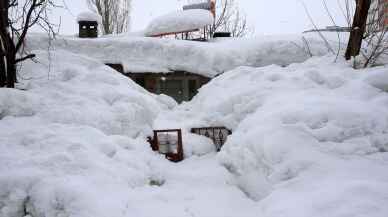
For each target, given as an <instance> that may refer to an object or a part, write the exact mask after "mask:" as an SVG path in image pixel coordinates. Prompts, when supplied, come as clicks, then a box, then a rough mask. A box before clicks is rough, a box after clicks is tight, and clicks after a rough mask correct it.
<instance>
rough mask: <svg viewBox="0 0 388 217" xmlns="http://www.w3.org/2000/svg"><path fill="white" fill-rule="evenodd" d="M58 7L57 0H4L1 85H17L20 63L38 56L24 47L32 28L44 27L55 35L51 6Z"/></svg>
mask: <svg viewBox="0 0 388 217" xmlns="http://www.w3.org/2000/svg"><path fill="white" fill-rule="evenodd" d="M54 6H55V4H54V0H1V1H0V48H1V49H0V87H5V86H6V87H10V88H13V87H14V86H15V82H16V71H17V70H16V69H17V64H19V63H20V62H22V61H25V60H27V59H31V58H33V57H35V55H34V54H31V53H28V52H27V51H26V50H25V49H24V42H25V38H26V36H27V34H28V31H29V30H30V28H32V27H33V26H40V27H41V28H43V29H44V30H45V31H47V32H48V33H49V34H51V35H54V34H55V31H54V28H53V27H54V25H53V24H51V23H50V22H49V19H48V9H49V8H51V7H54Z"/></svg>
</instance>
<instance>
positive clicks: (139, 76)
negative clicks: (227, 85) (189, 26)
mask: <svg viewBox="0 0 388 217" xmlns="http://www.w3.org/2000/svg"><path fill="white" fill-rule="evenodd" d="M106 65H108V66H110V67H111V68H113V69H115V70H116V71H118V72H120V73H122V74H124V75H126V76H128V77H129V78H131V79H132V80H133V81H135V82H136V83H137V84H138V85H140V86H142V87H143V88H144V89H146V90H148V91H149V92H151V93H155V94H165V95H168V96H170V97H172V98H174V99H175V101H177V102H178V103H181V102H183V101H189V100H191V99H192V98H193V97H194V96H195V95H196V94H197V93H198V89H199V88H201V87H202V86H203V85H204V84H206V83H208V82H209V81H210V79H211V78H209V77H205V76H203V75H199V74H195V73H190V72H185V71H171V72H159V73H158V72H141V73H138V72H127V71H125V70H124V67H123V66H122V65H121V64H112V63H107V64H106Z"/></svg>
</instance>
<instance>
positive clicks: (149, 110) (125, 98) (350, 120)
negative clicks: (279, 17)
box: [0, 38, 388, 217]
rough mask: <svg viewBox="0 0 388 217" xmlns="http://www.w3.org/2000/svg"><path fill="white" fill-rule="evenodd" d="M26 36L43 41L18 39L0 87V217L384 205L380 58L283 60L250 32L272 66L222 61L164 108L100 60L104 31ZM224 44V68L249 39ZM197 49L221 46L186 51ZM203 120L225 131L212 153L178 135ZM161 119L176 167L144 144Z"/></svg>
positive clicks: (221, 213)
mask: <svg viewBox="0 0 388 217" xmlns="http://www.w3.org/2000/svg"><path fill="white" fill-rule="evenodd" d="M34 40H38V42H39V41H40V42H41V43H42V44H39V45H37V44H35V45H34V44H33V43H32V44H31V47H34V49H35V50H36V51H35V53H37V55H38V59H37V60H38V62H36V63H34V62H28V63H26V64H24V65H23V67H22V69H21V73H20V76H21V78H20V81H21V84H19V88H20V89H23V90H10V89H0V217H20V216H23V217H24V216H28V217H43V216H45V217H51V216H58V217H90V216H94V217H125V216H128V217H129V216H138V217H154V216H161V217H186V216H187V217H236V216H239V217H257V216H266V217H281V216H287V217H304V216H306V217H311V216H314V217H327V216H330V217H343V216H360V217H364V216H368V217H386V216H387V214H388V206H387V205H386V204H388V174H387V172H386V170H387V168H388V109H387V107H388V94H387V91H388V73H387V72H388V70H387V69H386V68H385V67H379V68H373V69H365V70H353V69H352V68H351V67H350V65H349V64H348V63H346V62H343V61H342V60H341V59H339V60H338V61H337V62H334V59H335V57H334V56H324V57H314V58H311V59H309V60H307V61H306V62H304V63H295V64H291V65H289V66H287V67H283V66H282V65H283V62H281V61H278V60H282V61H283V60H284V61H287V57H288V56H287V55H282V54H281V53H280V52H281V51H284V49H281V48H282V46H275V44H276V43H274V42H273V41H272V42H268V44H266V43H264V41H262V42H260V43H258V44H261V45H262V47H263V49H262V50H260V49H259V50H258V51H257V52H263V54H262V55H261V58H262V59H261V60H262V62H267V63H268V64H277V65H269V66H266V67H259V68H253V67H247V66H242V67H238V68H236V69H233V70H231V71H227V72H225V73H224V74H223V75H220V76H218V77H217V78H215V79H214V80H213V81H212V82H210V83H209V84H208V85H206V86H204V87H203V88H202V89H201V90H200V93H199V94H198V95H197V96H196V97H195V98H194V99H193V100H192V101H191V102H187V103H184V104H182V105H179V106H176V105H175V104H174V103H173V102H172V101H171V99H169V98H168V97H167V96H156V95H153V94H150V93H147V92H146V91H145V90H143V89H142V88H141V87H139V86H137V85H136V84H135V83H134V82H132V81H130V80H129V79H128V78H126V77H124V76H122V75H120V74H119V73H117V72H115V71H113V70H112V69H110V68H108V67H106V66H104V65H103V64H102V63H101V59H100V57H101V58H102V56H103V55H104V52H103V49H102V48H103V47H105V48H106V49H107V52H108V53H107V54H106V55H110V54H113V53H112V52H109V50H110V46H113V45H112V44H109V43H108V42H109V41H110V40H111V39H101V40H102V41H103V42H104V41H106V43H105V42H104V43H103V45H97V43H96V44H93V43H94V42H92V41H89V40H86V41H85V42H88V43H86V44H87V45H82V43H81V42H78V41H77V42H72V43H69V44H68V47H67V49H65V48H66V46H65V44H66V43H65V42H54V45H55V48H54V50H52V51H51V52H50V53H49V54H48V53H47V51H46V48H45V47H44V45H43V42H44V41H43V39H42V38H35V39H32V41H34ZM59 40H62V39H59ZM119 41H120V40H116V41H115V43H119ZM35 42H36V41H35ZM30 43H31V42H30ZM120 43H121V42H120ZM120 43H119V44H120ZM122 43H123V44H122V45H123V48H125V46H126V45H128V42H127V41H125V40H124V41H123V42H122ZM131 43H134V44H136V43H138V44H140V45H139V46H140V47H141V49H144V51H146V50H147V49H146V45H147V44H149V46H150V49H153V48H154V47H155V44H163V46H161V47H160V49H162V48H163V49H164V48H166V47H165V46H167V47H168V46H170V45H171V46H172V47H174V48H175V49H177V52H178V53H179V50H180V49H182V48H180V46H178V47H177V46H176V45H177V44H179V45H182V46H183V47H184V46H188V45H191V43H187V42H173V41H168V40H160V41H158V40H156V39H142V38H135V39H133V41H131ZM231 43H232V44H233V42H231ZM234 43H236V44H239V43H240V44H241V48H240V49H241V50H240V51H239V52H241V53H239V52H237V50H235V51H236V52H235V53H234V55H235V56H234V57H240V59H239V58H237V59H239V60H236V62H234V63H232V64H230V65H228V67H231V69H232V68H233V65H234V64H236V66H238V65H239V64H238V63H241V65H244V64H243V63H247V61H246V60H247V59H249V58H248V57H249V55H247V54H244V55H243V56H240V54H241V55H242V54H243V53H244V52H243V51H244V48H246V49H248V47H249V44H250V43H248V42H246V44H244V42H241V41H240V42H238V43H237V42H234ZM91 44H92V45H93V46H97V48H93V49H92V47H93V46H91ZM279 44H281V43H280V42H279V43H278V44H277V45H279ZM286 44H287V43H286ZM116 45H117V44H114V46H116ZM124 45H125V46H124ZM251 45H252V44H251ZM255 45H257V44H255ZM288 45H289V44H288ZM76 46H79V49H76ZM202 46H219V47H220V48H221V47H222V46H221V45H220V44H217V45H197V44H195V48H191V47H190V49H189V50H191V49H192V50H191V51H192V52H194V51H198V50H197V49H203V48H201V47H202ZM312 46H315V45H314V44H312ZM318 46H319V45H318ZM224 47H225V46H224ZM285 47H287V48H288V49H290V48H291V47H289V46H285ZM186 48H187V47H186ZM266 48H271V49H269V50H267V49H266ZM94 49H95V50H94ZM163 49H162V50H163ZM171 49H172V48H171ZM225 49H228V48H225ZM230 49H232V48H230ZM233 49H236V48H233ZM278 49H280V50H278ZM294 49H296V48H294ZM97 50H99V52H97V54H96V51H97ZM252 50H253V48H252ZM87 51H91V53H89V54H88V55H86V53H84V52H87ZM248 51H249V49H248ZM219 52H220V51H219ZM291 52H296V53H297V51H295V50H294V51H291ZM168 53H171V54H173V53H174V52H173V51H172V50H171V51H170V52H168ZM189 53H190V52H189ZM195 53H196V52H194V54H195ZM194 54H191V53H190V54H187V55H194ZM202 54H203V53H202ZM202 54H201V53H197V54H195V55H198V57H201V56H202ZM213 54H214V53H213ZM264 54H267V55H264ZM195 55H194V56H191V57H195ZM245 55H246V56H245ZM210 56H211V54H210ZM275 57H276V58H275ZM171 58H173V56H171ZM224 58H226V57H225V56H224ZM228 58H230V57H227V59H228ZM274 59H276V60H277V61H274ZM49 60H50V61H49ZM127 60H128V61H129V62H128V63H130V61H132V59H131V58H128V59H127ZM140 60H141V58H139V61H140ZM147 60H149V59H147ZM223 60H224V59H223V58H221V59H217V58H214V59H213V60H212V61H214V62H213V64H214V66H212V65H211V64H210V63H208V64H210V65H209V66H211V67H218V66H217V64H216V63H218V62H220V64H221V63H224V62H223ZM228 60H229V59H228ZM242 60H244V61H242ZM292 60H293V59H292V58H291V59H290V58H288V61H289V63H291V62H292ZM299 60H300V61H299ZM299 60H298V61H296V62H303V60H302V59H299ZM196 61H201V59H199V60H196ZM239 61H241V62H239ZM171 62H176V60H174V61H171ZM255 62H256V61H255ZM134 64H136V62H134ZM225 64H226V63H225ZM268 64H265V65H268ZM221 65H222V64H221ZM253 66H255V65H253ZM258 66H260V65H258ZM193 67H194V66H193ZM197 70H198V71H201V70H200V69H197ZM208 125H225V126H227V127H229V128H231V129H232V130H233V135H232V136H230V137H229V139H228V141H227V143H226V145H225V146H224V148H223V149H222V151H221V152H220V153H215V152H214V148H213V147H212V144H211V141H209V140H208V139H206V138H202V137H200V136H196V135H192V134H189V133H188V130H189V128H190V127H200V126H208ZM170 127H171V128H182V129H183V131H184V133H183V136H184V149H185V156H186V160H184V161H183V162H181V163H178V164H175V163H171V162H168V161H167V160H165V159H164V158H163V157H161V156H159V155H158V154H156V153H153V152H152V151H151V150H150V148H149V145H148V144H147V143H146V136H147V135H150V134H151V129H158V128H170Z"/></svg>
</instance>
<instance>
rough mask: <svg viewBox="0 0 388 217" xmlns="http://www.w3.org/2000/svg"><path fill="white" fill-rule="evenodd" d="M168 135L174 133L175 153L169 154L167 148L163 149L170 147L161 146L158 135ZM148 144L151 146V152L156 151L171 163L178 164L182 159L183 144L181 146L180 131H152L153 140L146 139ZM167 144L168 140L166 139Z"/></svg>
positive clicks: (169, 151) (169, 145)
mask: <svg viewBox="0 0 388 217" xmlns="http://www.w3.org/2000/svg"><path fill="white" fill-rule="evenodd" d="M169 133H176V139H177V140H176V152H174V151H173V152H171V150H169V148H167V149H166V150H164V147H166V146H168V147H171V144H169V143H168V144H167V143H166V144H163V143H162V142H164V141H162V139H161V137H160V136H159V134H167V136H168V135H169ZM148 142H149V143H150V145H151V148H152V150H153V151H157V152H159V153H160V154H164V155H165V157H166V159H168V160H170V161H172V162H179V161H182V160H183V159H184V157H183V144H182V130H181V129H168V130H154V136H153V138H151V137H148ZM167 142H169V140H168V139H167Z"/></svg>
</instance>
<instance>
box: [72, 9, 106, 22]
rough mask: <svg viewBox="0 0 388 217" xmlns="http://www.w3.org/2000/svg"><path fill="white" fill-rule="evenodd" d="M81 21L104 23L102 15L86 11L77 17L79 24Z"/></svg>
mask: <svg viewBox="0 0 388 217" xmlns="http://www.w3.org/2000/svg"><path fill="white" fill-rule="evenodd" d="M80 21H94V22H97V23H102V18H101V16H100V15H98V14H96V13H93V12H90V11H84V12H82V13H80V14H78V16H77V22H80Z"/></svg>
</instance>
